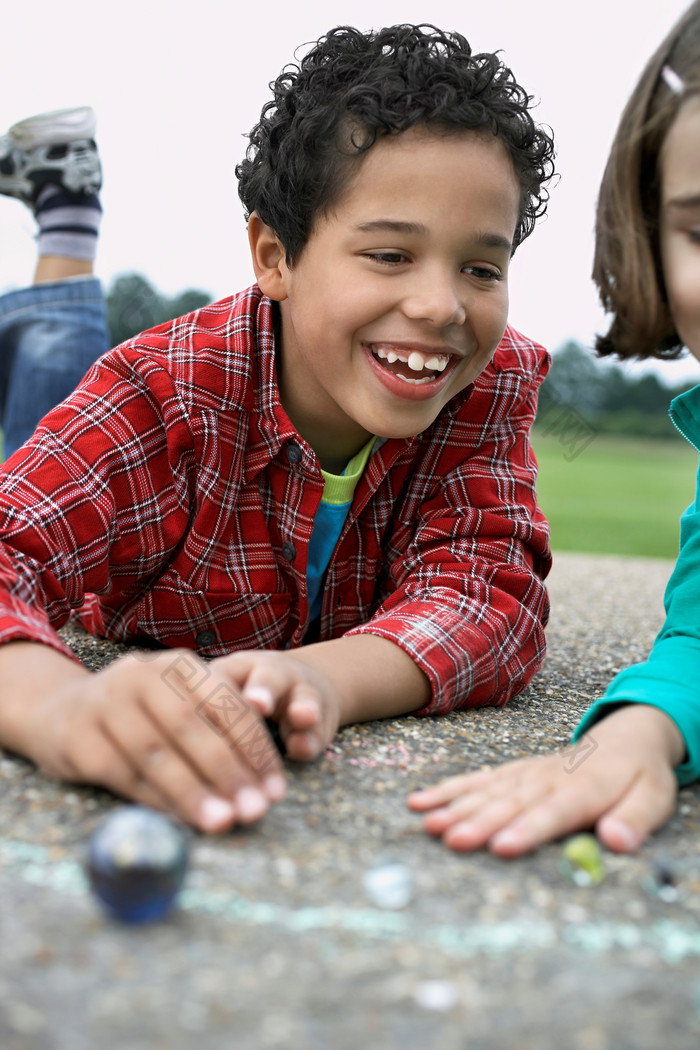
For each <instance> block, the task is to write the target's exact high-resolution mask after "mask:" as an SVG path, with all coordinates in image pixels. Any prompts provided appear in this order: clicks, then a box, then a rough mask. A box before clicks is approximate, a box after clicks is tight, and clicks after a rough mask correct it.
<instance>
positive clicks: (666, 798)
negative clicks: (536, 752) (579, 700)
mask: <svg viewBox="0 0 700 1050" xmlns="http://www.w3.org/2000/svg"><path fill="white" fill-rule="evenodd" d="M585 741H588V742H589V745H590V749H589V751H588V753H586V752H585V745H584V742H585ZM577 751H578V757H579V761H578V762H577V761H576V757H577ZM683 751H684V748H683V741H682V737H681V734H680V732H679V731H678V729H677V727H676V725H675V723H674V722H672V721H671V719H670V718H668V716H667V715H665V714H664V713H663V712H662V711H659V710H658V709H656V708H654V707H650V706H647V705H641V704H629V705H627V706H625V707H622V708H618V709H617V710H615V711H613V712H612V713H611V714H609V715H607V716H606V717H605V718H603V719H602V720H601V721H599V722H597V723H596V724H595V725H594V726H593V729H592V730H591V731H590V732H589V733H588V734H587V736H586V737H584V738H583V739H582V740H581V741H579V742H578V744H577V745H576V747H575V748H574V749H569V750H567V751H563V752H557V753H556V754H553V755H546V756H542V757H537V758H528V759H522V760H519V761H517V762H508V763H506V764H505V765H503V766H500V767H497V768H492V769H484V770H481V771H480V772H477V773H472V774H469V775H465V776H456V777H451V778H450V779H448V780H445V781H443V782H442V783H441V784H438V785H436V786H435V787H432V788H428V789H427V790H425V791H417V792H414V793H413V794H412V795H410V796H409V799H408V805H409V806H410V808H411V809H413V810H415V811H417V812H425V811H429V812H427V815H426V816H425V817H424V820H423V826H424V827H425V830H426V831H428V832H429V833H430V834H432V835H436V836H438V837H440V838H441V839H442V841H443V842H444V844H445V845H446V846H448V847H449V848H450V849H453V850H459V851H469V850H476V849H480V848H482V847H488V849H489V850H491V852H492V853H496V854H498V855H499V856H502V857H515V856H518V855H520V854H522V853H527V852H529V851H530V850H533V849H536V848H537V847H538V846H541V845H542V844H543V843H545V842H548V841H550V840H552V839H556V838H559V837H561V836H563V835H568V834H571V833H572V832H575V831H579V830H582V829H584V828H590V827H595V830H596V832H597V835H598V838H599V839H600V840H601V842H602V843H603V845H604V846H606V847H607V848H608V849H611V850H615V851H617V852H621V853H627V852H632V851H634V850H637V849H639V847H640V846H641V845H642V843H643V842H644V840H645V839H646V837H647V835H649V834H650V833H651V832H652V831H654V830H655V829H656V828H658V827H660V826H661V825H662V824H663V823H664V822H665V821H666V820H667V819H668V817H669V816H670V815H671V813H672V812H673V807H674V802H675V798H676V793H677V791H678V784H677V781H676V778H675V776H674V773H673V768H674V766H676V765H678V764H679V763H680V762H681V761H682V760H683Z"/></svg>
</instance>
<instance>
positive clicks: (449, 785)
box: [408, 767, 498, 812]
mask: <svg viewBox="0 0 700 1050" xmlns="http://www.w3.org/2000/svg"><path fill="white" fill-rule="evenodd" d="M497 774H498V770H495V769H492V768H491V767H488V768H486V769H481V770H479V771H478V772H476V773H460V774H459V775H458V776H454V777H448V778H447V779H446V780H442V781H441V782H440V783H439V784H435V785H433V787H429V788H422V789H421V790H420V791H412V792H411V794H410V795H409V796H408V805H409V806H410V808H411V809H413V810H415V811H419V812H422V811H423V810H426V809H433V808H435V807H436V806H445V805H448V804H449V803H450V802H452V801H453V800H454V799H457V798H459V797H460V796H462V795H465V794H467V793H468V792H470V791H476V790H478V789H479V788H481V787H482V786H483V784H484V782H488V781H489V780H491V779H492V778H493V777H494V776H495V775H497Z"/></svg>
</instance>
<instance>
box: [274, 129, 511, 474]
mask: <svg viewBox="0 0 700 1050" xmlns="http://www.w3.org/2000/svg"><path fill="white" fill-rule="evenodd" d="M519 203H520V187H519V184H518V181H517V178H516V176H515V173H514V170H513V167H512V164H511V161H510V158H509V156H508V153H507V151H506V148H505V147H504V146H503V144H502V143H501V141H500V140H499V139H496V138H493V137H491V136H488V137H486V136H484V135H480V134H477V133H473V132H460V133H456V134H449V135H437V134H435V133H432V132H430V131H428V130H427V129H424V128H419V129H412V130H410V131H407V132H404V133H403V134H400V135H397V136H384V137H382V138H380V139H379V140H378V141H377V143H376V144H375V145H374V146H372V148H371V149H370V150H369V152H368V153H367V155H366V157H365V158H364V159H363V161H362V162H361V165H360V167H359V171H358V173H357V174H356V176H355V177H354V179H353V180H352V181H351V183H350V185H349V188H348V189H347V190H346V192H345V194H344V195H343V196H342V197H341V199H340V200H339V201H338V202H337V203H336V206H335V207H334V208H333V210H332V212H331V214H330V215H328V216H326V217H324V216H319V218H318V219H317V222H316V224H315V226H314V229H313V232H312V234H311V236H310V238H309V240H308V242H307V244H306V245H305V247H304V250H303V252H302V254H301V256H300V257H299V259H298V261H297V263H296V265H295V266H294V267H293V268H291V269H290V268H289V267H287V266H286V264H285V262H284V259H283V258H282V259H281V260H280V263H279V267H278V269H279V273H280V287H281V289H282V291H281V292H280V293H278V294H277V295H275V296H274V297H275V298H278V299H279V300H280V310H281V315H282V335H281V348H280V356H279V363H278V369H279V384H280V394H281V399H282V404H283V405H284V408H285V410H286V411H287V413H288V415H289V417H290V418H291V420H292V422H293V423H294V424H295V426H296V427H297V429H298V430H299V432H300V433H301V434H302V436H303V437H305V438H306V440H307V441H308V442H309V444H310V445H311V446H312V448H313V449H314V450H315V452H316V453H317V455H318V456H319V459H320V461H321V465H322V466H323V467H324V468H326V469H329V470H331V471H332V470H334V469H335V470H340V469H342V467H343V466H344V465H345V463H346V462H347V460H348V459H349V458H350V457H351V456H352V455H353V454H354V453H355V452H356V451H357V450H358V449H359V448H360V447H361V446H362V445H363V444H364V443H365V442H366V441H367V440H368V439H369V437H370V436H371V435H373V434H376V435H379V436H382V437H388V438H401V437H409V436H413V435H415V434H418V433H420V432H421V431H422V430H425V429H426V427H428V426H429V425H430V424H431V423H432V422H433V421H434V420H435V418H436V417H437V415H438V413H439V412H440V410H441V409H442V407H443V406H444V405H445V404H446V403H447V402H448V401H449V400H450V398H452V397H453V396H454V395H455V394H456V393H458V392H459V391H460V390H462V389H463V388H464V387H465V386H467V385H468V384H469V383H471V382H472V380H474V379H475V378H476V376H477V375H479V373H480V372H481V371H482V370H483V369H484V368H485V367H486V365H487V364H488V362H489V361H490V359H491V357H492V355H493V353H494V350H495V349H496V347H497V345H498V343H499V342H500V340H501V337H502V335H503V331H504V328H505V325H506V319H507V312H508V265H509V261H510V255H511V245H512V241H513V236H514V233H515V228H516V224H517V221H518V213H519ZM263 290H264V289H263Z"/></svg>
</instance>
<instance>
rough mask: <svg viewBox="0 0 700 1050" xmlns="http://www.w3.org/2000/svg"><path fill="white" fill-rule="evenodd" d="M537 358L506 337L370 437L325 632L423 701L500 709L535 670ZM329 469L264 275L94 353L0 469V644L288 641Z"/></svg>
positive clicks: (329, 595) (541, 603)
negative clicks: (98, 639) (375, 653)
mask: <svg viewBox="0 0 700 1050" xmlns="http://www.w3.org/2000/svg"><path fill="white" fill-rule="evenodd" d="M547 360H548V359H547V355H546V353H545V351H543V350H542V349H541V347H538V346H537V345H536V344H534V343H531V342H529V341H528V340H526V339H524V338H523V337H522V336H520V335H518V334H517V333H516V332H514V331H513V330H512V329H510V328H509V329H508V330H507V331H506V334H505V336H504V338H503V341H502V343H501V345H500V347H499V349H498V350H497V351H496V354H495V357H494V358H493V361H492V363H491V364H490V365H489V366H488V367H487V368H486V370H485V371H484V372H483V373H482V375H481V376H479V378H478V379H477V380H476V382H475V383H474V384H473V385H472V386H471V387H469V388H467V390H465V391H464V392H463V393H462V394H460V395H458V396H457V397H455V398H453V400H452V401H451V402H450V403H449V404H448V405H447V406H446V407H445V408H444V409H443V411H442V412H441V413H440V415H439V416H438V418H437V420H436V421H435V422H434V423H433V425H432V426H431V427H430V429H429V430H427V431H426V432H425V433H422V434H419V435H417V436H416V437H414V438H411V439H407V440H403V439H401V440H399V439H391V440H386V441H379V442H378V443H377V445H378V447H376V448H375V450H374V452H373V454H372V456H371V458H370V460H369V463H368V465H367V468H366V470H365V473H364V475H363V477H362V478H361V480H360V482H359V484H358V486H357V489H356V491H355V496H354V500H353V503H352V508H351V510H350V513H349V515H348V518H347V521H346V523H345V526H344V528H343V531H342V534H341V536H340V540H339V542H338V544H337V546H336V549H335V552H334V554H333V557H332V559H331V562H330V565H329V567H328V572H327V578H326V583H325V589H324V594H323V609H322V614H321V618H320V622H319V625H318V626H319V640H325V639H329V638H337V637H339V636H340V635H346V634H357V633H361V632H362V633H367V632H370V633H373V634H379V635H381V636H382V637H384V638H388V639H390V640H391V641H392V642H395V643H396V644H397V645H399V646H401V648H402V649H404V650H405V651H406V652H407V653H408V654H409V655H410V656H411V657H412V658H413V659H414V660H415V661H416V663H417V664H418V666H419V667H420V668H421V669H422V670H423V671H424V672H425V674H426V675H427V676H428V678H429V680H430V683H431V686H432V699H431V702H430V704H429V705H428V706H426V707H425V708H423V710H422V712H421V713H423V714H428V713H429V714H435V713H440V712H445V711H448V710H450V709H452V708H455V707H471V706H476V705H479V704H504V703H505V702H506V700H508V699H509V698H510V697H511V696H513V695H515V694H516V693H518V692H520V691H521V690H522V689H523V688H524V686H525V685H526V684H527V682H528V681H529V680H530V678H531V677H532V675H533V674H534V672H535V671H536V670H537V669H538V668H539V667H540V665H541V662H542V658H543V655H544V625H545V623H546V619H547V613H548V603H547V597H546V591H545V588H544V586H543V583H542V580H543V578H544V576H545V575H546V573H547V571H548V570H549V566H550V555H549V547H548V528H547V523H546V521H545V519H544V517H543V515H542V513H541V512H540V511H539V509H538V507H537V504H536V499H535V489H534V484H535V473H536V463H535V459H534V456H533V453H532V449H531V447H530V440H529V431H530V426H531V424H532V420H533V417H534V414H535V407H536V401H537V389H538V387H539V384H540V382H541V380H542V378H543V377H544V374H545V372H546V369H547ZM322 491H323V479H322V476H321V472H320V469H319V464H318V461H317V459H316V456H315V455H314V452H313V450H312V449H311V448H310V447H309V446H308V445H307V444H306V443H305V442H304V440H303V439H302V438H301V437H300V436H299V434H298V433H297V432H296V430H295V429H294V427H293V426H292V424H291V422H290V420H289V419H288V418H287V415H286V414H285V412H284V410H283V408H282V406H281V404H280V400H279V393H278V389H277V382H276V371H275V341H274V333H273V311H272V307H271V303H270V302H269V300H267V299H266V298H265V297H263V296H262V294H261V292H260V290H259V289H258V288H257V286H254V287H253V288H250V289H248V290H247V291H244V292H242V293H241V294H240V295H237V296H234V297H232V298H229V299H224V300H222V301H221V302H218V303H214V304H212V305H211V306H207V307H205V308H204V309H202V310H199V311H197V312H196V313H193V314H191V315H189V316H187V317H182V318H179V319H178V320H176V321H172V322H169V323H168V324H166V325H162V326H160V327H159V328H155V329H152V330H151V331H148V332H144V333H142V334H141V335H139V336H137V337H136V338H135V339H133V340H131V341H130V342H128V343H124V344H122V345H121V346H119V347H117V348H116V349H114V350H112V351H110V352H109V353H108V354H106V355H105V356H104V357H102V358H101V359H100V360H99V361H98V362H97V363H96V364H95V365H94V366H93V368H92V369H91V370H90V372H89V373H88V375H87V376H86V377H85V379H84V380H83V382H82V383H81V385H80V386H79V387H78V389H77V390H76V391H75V392H74V393H73V394H72V395H71V397H70V398H69V399H68V400H67V401H65V402H63V404H61V405H59V406H58V407H57V408H56V409H54V410H53V412H51V413H50V414H49V415H48V416H47V417H46V418H45V419H44V420H43V421H42V424H41V425H40V426H39V428H38V429H37V432H36V433H35V435H34V436H33V438H32V439H31V440H30V441H29V442H28V443H27V444H26V445H25V446H24V447H23V448H22V449H20V450H19V451H18V452H17V453H15V455H14V456H12V457H11V459H10V460H8V462H7V463H6V464H5V469H4V472H2V473H1V474H0V521H1V524H2V527H1V530H0V539H1V541H2V542H1V543H0V641H9V640H11V639H17V638H25V639H33V640H35V641H40V642H44V643H46V644H48V645H52V646H54V647H56V648H57V649H60V650H61V651H62V652H65V653H66V654H67V655H71V654H70V651H69V650H68V649H67V647H66V646H65V645H64V643H63V642H62V640H61V639H60V638H59V637H58V635H56V633H55V629H56V628H58V627H60V626H61V625H62V624H63V623H65V622H66V620H67V619H68V617H69V616H70V615H71V613H72V612H74V611H76V610H80V615H81V619H82V620H83V622H84V623H85V624H86V626H87V627H88V628H89V629H90V630H91V631H92V632H93V633H95V634H98V635H104V636H107V637H109V638H112V639H116V640H120V641H126V642H128V641H132V642H139V641H143V640H144V638H149V639H152V640H154V641H155V642H157V643H159V644H162V645H165V646H187V647H189V648H193V649H198V650H199V651H200V653H201V654H202V655H204V656H218V655H221V654H223V653H227V652H230V651H231V650H235V649H252V648H268V649H279V648H294V647H296V646H299V645H301V644H302V643H303V641H304V635H305V633H306V631H307V629H308V626H309V624H308V616H309V609H308V602H307V593H306V558H307V550H308V544H309V539H310V537H311V531H312V528H313V524H314V515H315V513H316V508H317V506H318V504H319V501H320V499H321V494H322Z"/></svg>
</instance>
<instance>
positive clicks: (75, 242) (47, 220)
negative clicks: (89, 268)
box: [34, 184, 102, 260]
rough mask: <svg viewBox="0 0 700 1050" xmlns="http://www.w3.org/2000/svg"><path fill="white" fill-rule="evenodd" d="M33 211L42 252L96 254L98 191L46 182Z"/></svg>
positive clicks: (85, 256)
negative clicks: (69, 189) (78, 190)
mask: <svg viewBox="0 0 700 1050" xmlns="http://www.w3.org/2000/svg"><path fill="white" fill-rule="evenodd" d="M34 214H35V215H36V221H37V224H38V226H39V235H38V250H39V255H65V256H67V257H68V258H69V259H86V260H92V259H94V258H95V254H96V252H97V238H98V234H99V232H100V221H101V219H102V205H101V204H100V198H99V196H98V195H97V194H92V195H87V194H84V193H69V192H67V191H66V190H64V189H62V188H61V187H60V186H55V185H53V184H52V185H49V186H45V187H44V189H43V190H42V191H41V193H40V194H39V197H38V198H37V202H36V208H35V212H34Z"/></svg>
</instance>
